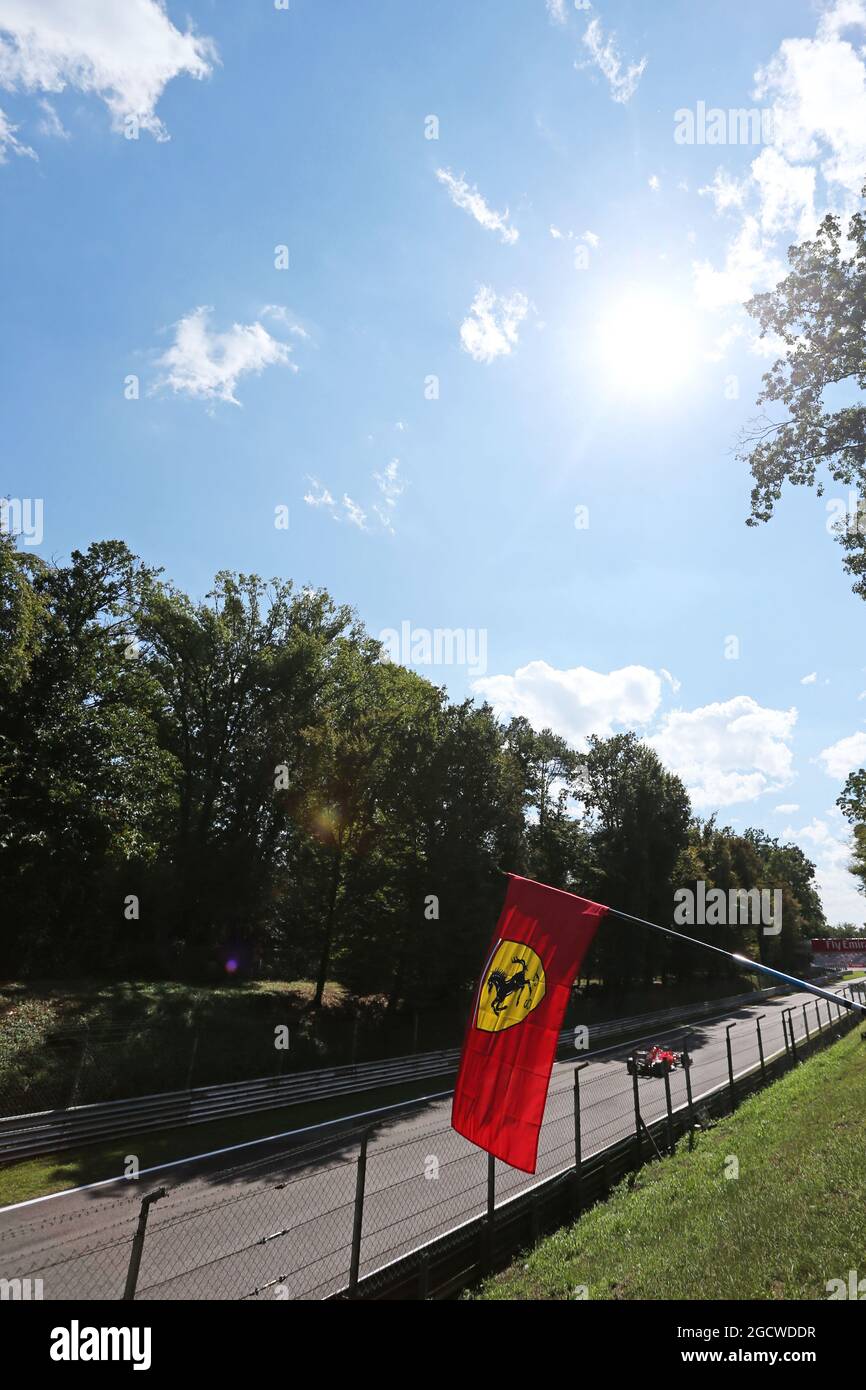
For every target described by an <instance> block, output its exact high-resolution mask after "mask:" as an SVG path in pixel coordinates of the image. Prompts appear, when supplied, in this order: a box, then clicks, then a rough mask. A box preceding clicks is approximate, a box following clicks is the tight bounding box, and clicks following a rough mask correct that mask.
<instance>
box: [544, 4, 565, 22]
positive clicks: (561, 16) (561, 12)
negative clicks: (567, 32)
mask: <svg viewBox="0 0 866 1390" xmlns="http://www.w3.org/2000/svg"><path fill="white" fill-rule="evenodd" d="M545 5H546V6H547V13H548V14H549V15H550V18H551V19H552V20H553V23H554V24H564V23H565V0H545Z"/></svg>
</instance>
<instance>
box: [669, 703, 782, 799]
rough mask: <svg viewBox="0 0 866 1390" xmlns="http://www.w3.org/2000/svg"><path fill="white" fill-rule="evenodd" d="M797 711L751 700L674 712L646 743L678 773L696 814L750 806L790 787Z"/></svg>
mask: <svg viewBox="0 0 866 1390" xmlns="http://www.w3.org/2000/svg"><path fill="white" fill-rule="evenodd" d="M796 721H797V711H796V710H795V709H789V710H780V709H767V708H765V707H763V706H762V705H759V704H758V703H757V701H756V700H753V699H752V697H751V696H750V695H737V696H735V697H734V698H733V699H731V700H725V701H723V702H717V703H715V704H711V705H704V706H702V707H701V708H699V709H695V710H674V711H673V712H672V713H670V714H667V715H665V716H664V718H663V720H662V725H661V729H660V732H659V733H657V734H653V735H652V736H651V737H649V738H647V740H646V742H647V743H648V744H649V745H650V747H652V748H654V749H655V751H656V752H657V753H658V755H659V757H660V758H661V760H662V762H663V763H664V764H665V767H668V768H670V770H671V771H672V772H676V773H677V774H678V775H679V776H680V777H681V778H682V779H683V781H684V782H685V784H686V786H687V787H688V789H689V793H690V795H691V798H692V801H693V803H694V805H695V806H696V807H697V808H710V807H716V806H730V805H733V804H734V803H735V802H738V801H753V800H754V799H755V798H756V797H758V796H761V795H762V794H763V793H764V792H767V791H778V790H780V789H781V788H782V787H786V786H788V785H789V783H790V782H791V781H793V776H794V773H793V767H792V753H791V748H790V741H791V737H792V734H793V731H794V725H795V723H796Z"/></svg>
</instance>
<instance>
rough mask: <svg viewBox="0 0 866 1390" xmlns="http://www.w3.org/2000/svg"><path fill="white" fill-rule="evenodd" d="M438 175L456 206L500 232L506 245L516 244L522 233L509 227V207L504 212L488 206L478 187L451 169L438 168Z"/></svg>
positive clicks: (483, 225)
mask: <svg viewBox="0 0 866 1390" xmlns="http://www.w3.org/2000/svg"><path fill="white" fill-rule="evenodd" d="M436 177H437V179H438V180H439V182H440V183H442V184H444V185H445V187H446V188H447V189H448V192H449V193H450V194H451V201H452V203H453V204H454V205H455V207H458V208H463V210H464V212H468V213H469V215H470V217H474V218H475V221H476V222H477V223H478V224H479V225H480V226H482V227H484V228H485V230H486V231H488V232H498V233H499V235H500V237H501V239H502V241H504V242H505V243H506V245H508V246H511V245H513V244H514V242H515V241H516V240H517V238H518V237H519V236H520V233H519V232H518V230H517V228H516V227H509V225H508V209H507V208H506V209H505V211H504V212H496V211H495V210H494V209H493V208H491V207H488V205H487V203H486V202H485V200H484V198H483V197H482V195H481V194H480V193H479V192H478V189H477V188H474V187H470V185H469V184H468V183H467V182H466V180H465V179H464V178H463V177H462V176H461V177H460V178H459V179H456V178H455V177H454V175H453V174H452V173H451V170H450V169H437V170H436Z"/></svg>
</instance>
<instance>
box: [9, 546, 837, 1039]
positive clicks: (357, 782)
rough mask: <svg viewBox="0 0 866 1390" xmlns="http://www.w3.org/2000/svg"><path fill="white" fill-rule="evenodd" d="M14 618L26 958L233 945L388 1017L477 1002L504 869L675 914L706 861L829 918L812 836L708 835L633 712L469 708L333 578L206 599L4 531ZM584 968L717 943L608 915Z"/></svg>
mask: <svg viewBox="0 0 866 1390" xmlns="http://www.w3.org/2000/svg"><path fill="white" fill-rule="evenodd" d="M0 632H2V635H3V638H4V643H3V647H2V653H0V892H2V896H3V902H4V909H5V911H4V919H5V925H4V928H3V933H2V936H0V970H5V971H8V972H9V973H10V974H13V973H14V974H15V975H16V976H19V977H20V976H26V975H28V974H29V975H31V976H32V975H34V974H36V973H42V974H49V973H50V974H52V975H54V976H63V975H66V976H69V975H70V974H72V973H74V972H76V971H77V972H83V973H91V974H92V973H94V971H98V972H102V973H103V974H104V975H105V976H106V977H108V978H114V979H117V978H119V977H121V978H122V977H123V976H124V975H127V974H132V973H135V974H138V975H139V976H144V977H148V976H150V977H151V978H163V979H184V978H187V979H194V980H200V981H208V980H225V979H226V978H227V975H226V969H227V967H228V966H230V963H232V962H233V963H234V967H236V973H237V975H238V977H239V978H250V977H256V976H259V977H268V976H270V977H271V978H273V977H276V976H282V977H288V978H294V979H311V980H313V981H314V982H315V988H314V994H313V1000H312V1003H313V1005H314V1006H318V1005H320V1004H321V1002H322V998H323V993H324V988H325V984H326V981H328V980H336V981H338V982H339V983H340V984H342V985H344V986H346V987H347V988H348V989H350V990H351V991H353V992H354V993H356V994H360V995H375V996H377V998H378V1001H379V1002H378V1004H377V1007H378V1008H379V1009H380V1010H381V1011H382V1012H383V1013H388V1012H389V1011H390V1010H393V1009H395V1008H398V1007H403V1006H409V1007H412V1008H415V1009H422V1010H423V1009H429V1008H435V1007H438V1006H439V1005H442V1004H443V1003H446V1002H447V1003H449V1004H450V1005H452V1006H454V1007H456V1008H457V1009H458V1010H459V1008H460V1007H461V1003H462V1001H463V1000H464V999H465V998H466V997H468V994H469V992H470V991H471V988H472V986H473V984H474V981H475V976H476V971H477V969H478V961H479V959H480V958H481V957H482V955H483V952H484V948H485V945H486V943H487V940H488V938H489V933H490V929H491V925H492V923H493V922H494V921H495V918H496V915H497V912H498V909H499V906H500V904H501V901H502V895H503V890H504V879H503V877H502V872H501V871H502V870H503V869H507V870H512V871H514V872H517V873H523V874H525V875H527V876H528V877H531V878H536V879H540V880H541V881H543V882H546V883H551V884H553V885H555V886H558V887H562V888H568V889H572V890H573V891H576V892H578V893H581V894H584V895H586V896H590V897H594V898H597V899H599V900H601V901H603V902H607V903H610V904H612V905H614V906H617V907H620V908H623V909H625V910H626V911H631V912H634V913H636V914H638V915H640V916H646V917H649V918H653V919H656V920H660V921H662V922H668V921H670V920H671V915H672V907H673V890H674V888H675V887H676V886H677V885H679V884H681V883H682V882H688V881H689V880H690V878H693V877H701V876H703V877H705V878H706V879H707V880H712V881H713V882H719V883H722V884H724V885H727V884H728V883H731V884H735V885H736V884H744V885H745V886H747V887H754V886H756V885H760V884H763V883H764V882H765V881H766V882H767V883H768V884H770V883H772V884H773V885H774V886H775V885H776V884H778V883H779V882H780V881H781V882H783V883H784V885H785V891H786V892H787V893H788V894H789V897H790V907H791V916H790V922H791V926H790V931H791V932H792V934H793V936H796V934H797V932H799V931H801V930H802V931H804V932H806V933H808V930H809V929H810V928H814V924H815V921H816V920H817V919H818V918H820V906H819V905H818V903H817V897H816V896H815V893H814V884H813V883H812V880H811V866H810V865H808V861H805V860H803V858H802V856H801V855H799V851H797V850H795V849H794V848H793V847H791V846H778V845H776V843H775V842H771V841H768V840H764V839H760V837H759V836H758V833H757V832H755V833H754V837H753V839H751V840H749V839H748V838H747V837H746V838H744V837H734V836H731V834H730V832H721V831H717V830H715V828H714V827H713V826H712V824H710V826H709V827H704V829H703V830H701V831H696V830H695V828H694V826H693V824H692V821H691V811H690V806H689V800H688V795H687V793H686V790H685V787H684V786H683V784H682V783H681V782H680V780H679V779H678V778H677V777H675V776H672V775H671V774H670V773H669V772H667V771H666V770H665V769H664V768H663V767H662V765H661V763H660V762H659V760H658V757H657V756H656V754H655V753H654V752H652V750H651V749H649V748H648V747H646V746H645V745H644V744H642V743H641V742H640V741H639V740H638V739H637V738H636V737H635V735H633V734H623V735H617V736H616V737H613V738H609V739H598V738H592V739H590V740H589V744H588V747H587V749H586V751H585V752H582V753H578V752H577V751H575V750H574V749H573V748H571V747H570V746H569V745H568V744H567V743H566V742H565V740H564V739H562V738H561V737H559V736H558V735H557V734H555V733H553V732H552V731H551V730H549V729H543V730H540V731H538V730H535V729H533V728H532V727H531V725H530V724H529V722H528V721H527V720H526V719H512V720H511V721H510V722H509V723H507V724H502V723H500V722H499V720H497V718H496V717H495V715H494V712H493V710H492V709H491V708H490V707H489V706H488V705H485V704H482V705H476V704H475V703H473V702H472V701H468V700H467V701H464V702H462V703H459V704H452V703H450V702H449V701H448V699H447V698H446V695H445V692H444V691H443V690H441V689H439V688H437V687H436V686H434V685H432V684H431V683H430V682H429V681H427V680H424V679H423V678H422V677H421V676H419V675H417V674H416V673H415V672H413V671H410V670H406V669H405V668H404V667H402V666H399V665H395V664H392V663H389V662H388V661H386V660H384V659H383V656H382V653H381V650H380V647H379V644H378V643H377V642H375V641H373V640H372V639H371V638H370V637H369V636H368V634H367V633H366V632H365V631H364V629H363V627H362V626H361V624H360V623H359V622H358V620H357V618H356V617H355V615H354V614H353V612H352V611H351V610H350V609H349V608H346V607H342V606H339V605H337V604H335V603H334V601H333V600H332V599H331V598H330V596H329V595H328V594H327V593H325V592H324V591H321V590H318V591H314V590H310V589H302V590H298V591H296V590H295V589H294V587H293V585H292V584H291V583H289V582H285V581H280V580H272V581H270V582H267V581H265V580H263V579H260V578H258V577H257V576H255V575H243V574H230V573H226V572H222V573H220V574H218V575H217V576H216V579H215V582H214V586H213V589H212V591H211V592H210V593H209V594H208V595H207V596H206V597H205V599H204V600H203V601H200V602H193V601H192V600H191V599H190V598H188V597H187V596H186V595H185V594H183V593H181V592H179V591H178V590H177V589H175V588H174V587H173V586H172V585H170V584H168V583H167V582H165V581H164V580H163V579H162V578H161V576H160V574H159V573H158V572H157V571H155V570H152V569H149V568H148V567H146V566H144V565H143V564H142V563H141V562H140V561H139V560H137V559H136V558H135V556H133V555H132V554H131V553H130V552H129V551H128V549H127V548H126V546H124V545H123V544H122V543H120V542H116V541H112V542H105V543H101V544H94V545H92V546H90V548H89V549H88V550H87V551H86V552H84V553H80V552H75V553H73V555H72V557H71V559H70V561H69V563H68V564H66V565H63V566H61V565H48V564H45V563H43V562H39V561H34V560H33V559H32V558H25V557H23V556H21V555H20V554H19V553H18V552H17V551H16V550H15V547H14V544H12V543H11V542H10V541H9V540H8V538H0ZM798 856H799V857H798ZM821 920H823V919H821ZM793 936H792V939H793ZM715 939H716V940H718V938H715ZM732 944H737V945H739V946H742V944H743V943H742V941H740V940H739V939H737V940H736V941H734V938H733V937H732ZM587 968H588V969H589V971H590V973H591V974H593V975H594V977H595V978H596V979H600V980H602V981H603V982H604V984H605V985H607V986H613V987H625V986H629V985H632V984H638V985H640V984H642V983H646V982H648V981H652V980H653V979H654V978H656V977H657V976H658V975H659V974H661V975H662V976H667V977H669V978H688V977H689V975H690V974H693V973H695V971H696V970H700V969H701V966H700V965H697V966H696V964H695V961H694V952H693V951H692V952H691V953H690V954H689V953H687V952H684V951H683V949H682V948H679V947H677V945H676V943H668V942H666V941H665V940H663V939H662V938H660V937H656V936H653V935H652V934H649V933H646V932H642V931H641V930H640V929H633V928H629V927H625V926H611V927H610V930H608V931H606V932H605V933H603V934H600V936H599V938H598V943H597V945H596V948H595V955H594V956H593V958H592V959H591V962H590V964H589V966H588V967H587ZM703 969H706V965H704V966H703Z"/></svg>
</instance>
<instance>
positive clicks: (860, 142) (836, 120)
mask: <svg viewBox="0 0 866 1390" xmlns="http://www.w3.org/2000/svg"><path fill="white" fill-rule="evenodd" d="M849 27H856V28H859V29H861V30H862V29H864V28H866V7H864V5H863V4H862V3H861V0H839V2H838V3H837V4H836V5H834V6H833V8H832V9H830V10H828V11H826V12H825V13H824V14H823V15H822V16H821V19H820V20H819V22H818V29H817V32H816V35H815V37H814V38H813V39H803V38H791V39H784V40H783V41H782V43H781V44H780V46H779V50H778V52H777V53H776V54H775V56H774V57H773V58H772V59H771V61H770V62H769V63H768V64H767V66H766V67H765V68H763V69H761V70H760V71H759V72H758V73H757V74H756V84H757V85H756V91H755V95H756V97H757V98H758V99H759V100H767V99H768V98H769V99H770V100H771V102H772V110H773V143H774V145H775V148H776V150H777V151H778V152H779V154H780V155H781V156H784V158H785V159H786V160H789V161H794V162H797V163H801V162H808V163H816V162H817V164H818V167H819V168H820V171H821V174H822V176H823V178H824V179H825V180H826V182H827V184H828V185H830V186H831V187H833V188H836V189H837V190H839V191H842V192H843V193H846V194H848V195H849V196H850V197H851V198H856V197H857V195H858V194H859V192H860V187H861V185H862V182H863V170H864V167H866V68H864V64H863V61H862V58H863V50H862V49H859V50H858V49H856V48H855V47H854V46H853V44H852V43H850V42H849V41H848V40H847V39H844V38H843V37H842V31H843V30H844V29H847V28H849Z"/></svg>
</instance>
